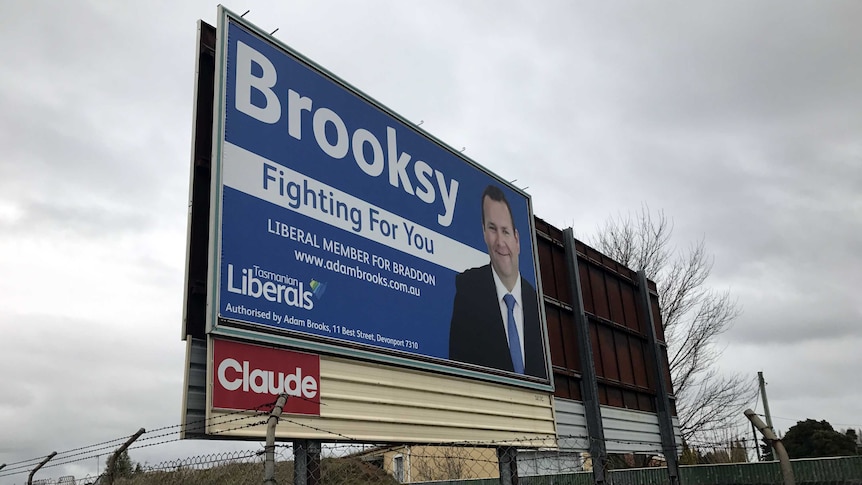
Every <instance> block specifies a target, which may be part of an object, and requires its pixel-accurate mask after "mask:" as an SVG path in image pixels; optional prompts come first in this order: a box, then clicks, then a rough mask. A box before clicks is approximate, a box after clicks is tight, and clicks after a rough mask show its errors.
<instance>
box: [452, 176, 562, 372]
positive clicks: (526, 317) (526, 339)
mask: <svg viewBox="0 0 862 485" xmlns="http://www.w3.org/2000/svg"><path fill="white" fill-rule="evenodd" d="M514 226H515V223H514V218H513V217H512V209H511V207H509V202H508V201H507V200H506V196H505V194H504V193H503V191H502V190H500V188H499V187H497V186H494V185H489V186H488V187H487V188H486V189H485V191H484V192H483V193H482V233H483V235H484V238H485V244H486V245H487V246H488V255H489V256H490V258H491V264H489V265H485V266H481V267H478V268H472V269H468V270H467V271H464V272H463V273H461V274H459V275H457V276H456V277H455V301H454V303H453V305H452V322H451V326H450V329H449V359H450V360H455V361H458V362H467V363H470V364H476V365H480V366H483V367H490V368H493V369H499V370H503V371H509V372H515V373H517V374H526V375H530V376H534V377H540V378H546V377H547V370H546V368H545V352H544V346H543V337H542V330H541V326H540V325H539V303H538V300H537V296H536V290H535V288H533V287H532V285H530V283H528V282H527V281H526V280H524V279H523V278H521V274H520V272H519V270H518V255H519V253H520V251H521V243H520V235H519V234H518V230H517V229H516V228H515V227H514Z"/></svg>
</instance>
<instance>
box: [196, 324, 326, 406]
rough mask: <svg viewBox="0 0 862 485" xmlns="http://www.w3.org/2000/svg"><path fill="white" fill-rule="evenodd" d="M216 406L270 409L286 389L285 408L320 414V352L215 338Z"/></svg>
mask: <svg viewBox="0 0 862 485" xmlns="http://www.w3.org/2000/svg"><path fill="white" fill-rule="evenodd" d="M213 345H214V349H213V359H214V360H215V362H214V366H213V371H214V372H213V408H218V409H237V410H243V409H250V410H255V409H261V410H269V409H271V408H272V404H274V403H275V400H276V399H278V395H279V394H282V393H287V394H288V398H287V403H286V404H285V405H284V410H283V412H285V413H289V414H310V415H314V416H320V356H318V355H312V354H304V353H300V352H292V351H290V350H283V349H273V348H269V347H261V346H259V345H249V344H243V343H239V342H232V341H229V340H214V341H213Z"/></svg>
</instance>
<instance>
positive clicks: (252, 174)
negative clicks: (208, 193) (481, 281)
mask: <svg viewBox="0 0 862 485" xmlns="http://www.w3.org/2000/svg"><path fill="white" fill-rule="evenodd" d="M222 182H223V183H224V185H225V186H227V187H231V188H233V189H236V190H239V191H241V192H244V193H246V194H248V195H251V196H253V197H257V198H258V199H261V200H265V201H267V202H270V203H272V204H275V205H277V206H280V207H284V208H285V209H288V210H291V211H293V212H296V213H299V214H302V215H304V216H307V217H310V218H312V219H315V220H317V221H320V222H323V223H325V224H329V225H330V226H334V227H337V228H339V229H343V230H345V231H347V232H351V233H353V234H357V235H359V236H362V237H364V238H365V239H369V240H371V241H375V242H378V243H380V244H383V245H386V246H389V247H391V248H393V249H396V250H398V251H401V252H404V253H407V254H410V255H413V256H416V257H418V258H422V259H424V260H426V261H429V262H431V263H434V264H437V265H440V266H442V267H444V268H449V269H451V270H453V271H457V272H461V271H464V270H465V269H467V268H473V267H477V266H482V265H485V264H488V261H489V258H488V255H487V254H486V253H484V252H483V251H479V250H477V249H474V248H472V247H470V246H467V245H466V244H463V243H461V242H458V241H456V240H454V239H452V238H450V237H448V236H445V235H443V234H440V233H438V232H435V231H432V230H430V229H428V228H426V227H424V226H420V225H419V224H416V223H414V222H413V221H410V220H408V219H405V218H403V217H401V216H399V215H396V214H393V213H391V212H389V211H387V210H385V209H382V208H380V207H377V206H376V205H373V204H369V203H367V202H365V201H364V200H362V199H359V198H356V197H354V196H352V195H350V194H348V193H346V192H342V191H340V190H338V189H336V188H334V187H330V186H329V185H326V184H324V183H322V182H319V181H317V180H315V179H312V178H310V177H306V176H305V175H303V174H301V173H299V172H296V171H294V170H291V169H289V168H287V167H285V166H283V165H279V164H278V163H276V162H273V161H270V160H268V159H266V158H264V157H261V156H259V155H256V154H254V153H252V152H250V151H248V150H245V149H243V148H241V147H238V146H236V145H234V144H231V143H228V142H224V148H223V151H222ZM289 184H295V186H294V187H293V191H294V192H295V193H294V194H291V193H290V192H291V190H290V189H288V187H287V186H288V185H289ZM306 192H309V193H310V192H313V193H314V196H307V195H306ZM320 194H323V195H324V196H325V199H326V201H325V202H322V199H323V198H322V197H320V196H319V195H320ZM291 195H293V197H291ZM312 202H313V203H312ZM339 206H340V207H342V208H343V210H340V211H339V210H338V207H339ZM351 216H354V217H351ZM356 216H361V217H359V218H357V217H356ZM372 219H373V221H372ZM357 220H359V223H358V224H357ZM478 226H479V225H478V223H477V230H478ZM396 227H397V228H396ZM387 228H388V230H387ZM393 228H395V229H393ZM431 244H433V253H429V251H428V248H430V247H432V246H431ZM417 246H419V247H417Z"/></svg>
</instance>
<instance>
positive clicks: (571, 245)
mask: <svg viewBox="0 0 862 485" xmlns="http://www.w3.org/2000/svg"><path fill="white" fill-rule="evenodd" d="M563 239H564V241H565V247H566V263H567V265H568V267H569V287H570V288H571V291H572V306H573V308H572V309H573V311H574V314H575V329H576V332H577V336H578V350H579V353H580V356H581V369H583V372H582V374H581V394H582V395H583V398H584V414H585V415H586V418H587V433H588V434H589V439H590V456H591V457H592V460H593V479H594V480H595V483H596V484H597V485H598V484H603V483H605V463H606V462H607V449H606V446H605V431H604V427H603V426H602V410H601V406H599V388H598V383H597V381H596V366H595V362H594V361H593V349H592V345H591V344H590V329H589V325H588V324H587V316H586V314H585V312H584V300H583V297H582V296H581V295H582V291H581V278H580V274H581V273H580V271H579V270H578V252H577V250H576V249H575V236H574V232H573V231H572V228H568V229H566V230H565V231H564V232H563Z"/></svg>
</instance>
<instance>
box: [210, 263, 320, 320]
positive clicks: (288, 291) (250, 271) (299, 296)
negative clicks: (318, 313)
mask: <svg viewBox="0 0 862 485" xmlns="http://www.w3.org/2000/svg"><path fill="white" fill-rule="evenodd" d="M314 283H316V282H315V281H314V280H312V285H313V284H314ZM318 284H319V283H318ZM323 289H324V290H325V289H326V284H325V283H324V284H323ZM227 291H228V292H230V293H236V294H238V295H244V296H249V297H251V298H263V299H264V300H267V301H271V302H275V303H283V304H285V305H289V306H292V307H297V308H303V309H305V310H311V309H312V308H314V301H313V300H312V299H311V297H312V295H313V294H314V295H315V296H317V298H318V299H319V298H320V296H319V295H316V293H317V292H316V291H315V293H312V292H311V291H308V290H306V288H305V283H303V282H301V281H298V280H297V279H296V278H291V277H290V276H285V275H283V274H280V273H275V272H273V271H268V270H265V269H263V268H261V267H259V266H253V267H251V268H243V269H242V270H240V271H235V270H234V267H233V265H232V264H228V265H227ZM320 294H321V295H322V294H323V290H321V291H320Z"/></svg>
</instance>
